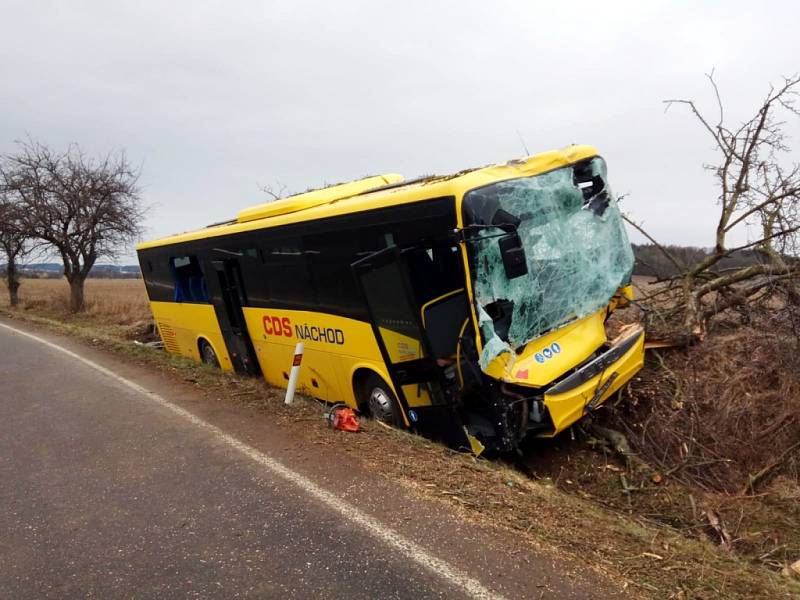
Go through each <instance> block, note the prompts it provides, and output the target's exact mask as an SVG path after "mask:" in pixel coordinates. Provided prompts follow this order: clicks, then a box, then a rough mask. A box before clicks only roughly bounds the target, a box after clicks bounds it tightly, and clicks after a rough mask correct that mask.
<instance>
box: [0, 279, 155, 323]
mask: <svg viewBox="0 0 800 600" xmlns="http://www.w3.org/2000/svg"><path fill="white" fill-rule="evenodd" d="M85 292H86V311H85V313H84V314H82V315H79V316H72V315H70V314H69V284H68V283H67V282H66V280H64V279H23V280H22V286H21V287H20V290H19V295H20V304H19V309H22V310H24V311H31V312H35V313H37V314H41V315H46V316H48V317H51V318H57V319H61V320H64V319H68V320H79V321H91V322H94V323H107V324H109V325H114V326H117V327H119V326H121V327H126V326H131V325H139V324H141V323H143V322H148V321H150V320H151V319H152V316H151V314H150V306H149V305H148V302H147V292H146V291H145V288H144V282H143V281H142V280H141V279H87V280H86V290H85ZM0 308H4V309H7V308H8V291H7V288H6V286H5V283H4V284H3V285H2V287H0Z"/></svg>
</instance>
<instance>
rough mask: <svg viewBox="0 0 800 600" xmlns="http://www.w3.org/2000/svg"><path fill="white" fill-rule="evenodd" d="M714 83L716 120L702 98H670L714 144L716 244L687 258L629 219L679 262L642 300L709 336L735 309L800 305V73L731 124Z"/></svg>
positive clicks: (673, 322) (675, 323) (696, 335)
mask: <svg viewBox="0 0 800 600" xmlns="http://www.w3.org/2000/svg"><path fill="white" fill-rule="evenodd" d="M708 80H709V83H710V85H711V88H712V89H713V92H714V96H715V98H716V103H717V110H718V116H717V118H716V119H715V120H712V119H711V118H709V117H708V116H707V115H706V114H705V113H704V112H703V111H701V110H700V108H698V105H697V103H696V102H695V101H694V100H685V99H673V100H666V101H665V103H666V106H667V108H668V109H669V108H670V107H673V106H684V107H686V108H688V109H689V111H690V112H691V113H692V114H693V115H694V117H695V118H696V119H697V121H698V122H699V124H700V125H701V127H702V128H703V129H704V130H705V131H706V132H707V133H708V135H709V136H710V137H711V138H712V140H713V142H714V147H715V151H716V155H717V161H716V162H715V164H712V165H707V166H706V168H707V169H708V170H710V171H711V172H712V173H713V174H714V177H715V179H716V180H717V183H718V190H719V194H718V196H717V205H718V206H719V217H718V220H717V224H716V228H715V232H714V239H713V242H714V243H713V246H712V247H711V249H710V251H708V252H707V253H706V254H705V255H703V256H702V257H695V259H694V260H692V261H689V262H687V261H686V260H685V257H681V256H678V255H676V254H675V253H673V252H671V251H670V249H669V248H668V247H667V246H665V245H663V244H661V243H659V242H658V241H657V240H656V239H654V238H653V236H652V235H650V234H649V233H648V232H647V231H646V230H645V228H644V227H643V226H642V225H641V224H639V223H637V222H636V221H635V220H634V219H632V218H631V217H629V216H627V217H626V220H627V222H628V223H629V224H630V225H631V226H633V227H634V228H635V229H636V230H638V231H639V232H640V233H641V234H642V235H643V236H644V237H645V238H647V239H648V240H649V241H650V242H651V243H652V244H653V245H654V246H655V247H656V248H657V249H658V250H659V251H660V252H661V253H662V254H663V256H664V257H665V258H666V259H667V261H668V262H669V263H670V265H671V266H672V269H671V271H672V274H669V275H666V274H665V275H663V276H659V277H658V280H657V282H656V285H654V286H653V287H652V288H651V289H650V290H648V291H647V292H646V293H645V294H644V296H643V297H642V298H641V300H643V301H644V302H648V303H649V304H650V305H651V306H653V307H654V308H656V309H658V311H659V316H660V318H661V319H662V320H663V322H664V323H668V324H669V325H670V326H671V327H673V328H676V327H677V328H680V329H682V330H683V332H685V333H687V334H689V335H691V336H692V338H693V339H702V338H703V337H704V336H705V334H706V331H707V329H708V325H709V323H710V322H711V321H712V320H713V319H714V318H715V317H717V316H718V315H720V314H722V313H725V312H729V311H732V310H733V311H735V310H739V311H746V310H747V309H748V308H749V307H752V306H756V305H765V304H772V305H773V306H775V305H776V303H777V304H784V303H786V302H787V301H788V302H790V303H792V304H797V303H798V293H797V290H796V287H797V278H798V275H800V260H798V258H797V252H796V250H797V240H798V237H797V236H798V231H800V212H798V204H799V203H800V165H799V164H797V163H793V162H792V161H791V160H790V159H791V150H790V148H789V146H788V138H787V135H786V133H785V125H786V120H785V119H788V118H791V117H797V116H800V110H799V109H798V108H797V106H796V101H797V97H798V84H800V76H794V77H791V78H786V79H784V81H783V83H782V84H781V85H779V86H776V87H770V89H769V92H768V93H767V94H766V96H765V97H764V99H763V101H762V102H761V104H760V106H759V107H758V108H757V110H756V111H755V113H754V114H753V115H752V116H751V117H749V118H748V119H746V120H745V121H744V122H742V123H741V124H739V125H730V124H729V123H728V121H727V119H726V117H725V111H724V106H723V101H722V98H721V95H720V92H719V88H718V87H717V84H716V82H715V80H714V77H713V73H712V74H710V75H708ZM745 226H749V229H748V231H753V230H754V231H756V232H757V233H756V234H755V235H752V236H750V237H751V239H748V240H747V241H746V242H745V243H740V244H731V243H730V242H729V240H730V239H731V237H732V234H734V233H739V232H741V231H742V230H743V229H744V228H745ZM745 251H748V252H749V253H750V256H751V260H752V264H746V265H738V266H733V267H722V266H721V264H722V263H723V261H724V260H725V259H729V258H730V257H732V256H734V255H737V254H741V253H742V252H745Z"/></svg>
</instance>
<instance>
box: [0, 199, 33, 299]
mask: <svg viewBox="0 0 800 600" xmlns="http://www.w3.org/2000/svg"><path fill="white" fill-rule="evenodd" d="M30 241H31V240H30V235H29V234H28V232H27V231H26V228H25V224H24V219H23V218H22V213H21V211H20V206H19V204H18V203H17V202H15V201H14V199H13V197H12V195H11V194H9V193H6V192H3V191H0V252H2V253H3V254H4V255H5V257H6V272H5V275H6V286H7V287H8V299H9V303H10V305H11V306H16V305H17V304H18V303H19V286H20V281H19V270H18V263H19V261H20V260H21V259H22V258H23V257H24V256H25V255H26V254H27V253H28V251H29V250H30V249H31V246H30Z"/></svg>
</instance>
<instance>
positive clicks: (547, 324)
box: [137, 146, 644, 451]
mask: <svg viewBox="0 0 800 600" xmlns="http://www.w3.org/2000/svg"><path fill="white" fill-rule="evenodd" d="M137 251H138V256H139V262H140V266H141V270H142V275H143V277H144V281H145V283H146V286H147V292H148V295H149V298H150V305H151V307H152V312H153V316H154V318H155V321H156V323H157V326H158V330H159V333H160V335H161V338H162V340H163V342H164V347H165V349H166V350H167V351H169V352H173V353H177V354H182V355H184V356H188V357H191V358H193V359H195V360H198V361H204V362H206V363H209V364H213V365H218V366H219V367H221V368H222V369H223V370H226V371H236V372H239V373H245V374H251V375H260V376H263V377H264V379H265V380H266V381H267V382H268V383H269V384H271V385H274V386H282V387H286V384H287V381H288V378H289V371H290V369H291V366H292V356H293V352H294V348H295V344H296V343H297V342H298V341H302V342H303V343H304V345H305V352H304V357H303V362H302V367H301V370H300V380H299V383H298V388H299V389H302V390H304V391H305V392H306V393H307V394H309V395H312V396H314V397H317V398H320V399H323V400H325V401H327V402H344V403H346V404H348V405H350V406H352V407H354V408H356V409H358V410H359V411H361V412H362V413H369V414H371V415H372V416H373V417H375V418H377V419H379V420H382V421H385V422H389V423H391V424H393V425H396V426H399V427H406V428H410V429H412V430H415V431H417V432H419V433H421V434H423V435H427V436H429V437H433V438H437V439H440V440H443V441H445V442H447V443H449V444H451V445H452V446H454V447H462V448H466V449H472V450H474V451H480V450H482V449H483V448H492V449H495V450H499V451H508V450H512V449H514V448H515V447H517V445H518V444H519V442H520V441H521V440H522V439H523V438H525V437H526V436H530V435H535V436H543V437H547V436H554V435H556V434H558V433H559V432H561V431H563V430H564V429H565V428H567V427H569V426H570V425H572V424H573V423H575V422H576V421H577V420H579V419H580V418H581V417H583V416H584V415H586V414H587V413H589V412H591V411H592V410H593V409H595V408H597V407H598V406H600V405H601V404H602V403H603V402H604V401H605V400H606V399H607V398H608V397H609V396H611V395H612V394H613V393H614V392H616V391H617V390H619V389H620V387H621V386H623V385H624V384H625V383H626V382H627V381H628V380H629V379H630V378H631V377H632V376H633V375H634V374H635V373H636V372H637V371H638V370H639V369H640V368H641V366H642V362H643V353H644V350H643V347H644V335H643V331H642V330H641V328H636V329H632V330H628V331H627V332H626V333H625V334H624V335H622V336H620V337H618V338H617V339H613V340H610V339H608V336H607V335H606V328H605V322H606V320H607V318H608V316H609V315H610V314H611V312H612V311H613V310H614V309H615V308H617V307H619V306H623V305H625V304H627V303H628V301H629V300H630V299H631V298H632V292H631V285H630V281H631V272H632V268H633V253H632V249H631V246H630V243H629V241H628V239H627V235H626V233H625V229H624V226H623V222H622V219H621V215H620V212H619V209H618V207H617V205H616V202H615V200H614V198H613V197H612V195H611V192H610V190H609V187H608V184H607V178H606V165H605V162H604V161H603V159H602V158H601V157H600V156H599V155H598V153H597V151H596V150H595V149H594V148H592V147H589V146H570V147H567V148H564V149H562V150H559V151H551V152H545V153H542V154H537V155H535V156H531V157H527V158H523V159H519V160H512V161H509V162H507V163H504V164H498V165H492V166H487V167H483V168H477V169H470V170H466V171H462V172H459V173H455V174H453V175H448V176H431V177H425V178H421V179H417V180H413V181H404V180H403V178H402V177H401V176H399V175H394V174H389V175H380V176H374V177H367V178H365V179H362V180H359V181H354V182H350V183H345V184H341V185H334V186H331V187H327V188H324V189H321V190H316V191H311V192H307V193H303V194H299V195H296V196H291V197H289V198H286V199H283V200H276V201H274V202H269V203H265V204H260V205H258V206H254V207H252V208H248V209H245V210H242V211H241V212H240V213H239V214H238V215H237V217H236V218H235V219H233V220H231V221H228V222H224V223H217V224H214V225H211V226H209V227H206V228H204V229H201V230H198V231H193V232H189V233H183V234H180V235H174V236H171V237H167V238H164V239H160V240H156V241H151V242H146V243H143V244H140V245H139V246H138V247H137Z"/></svg>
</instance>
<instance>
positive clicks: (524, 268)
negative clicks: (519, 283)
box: [497, 233, 528, 279]
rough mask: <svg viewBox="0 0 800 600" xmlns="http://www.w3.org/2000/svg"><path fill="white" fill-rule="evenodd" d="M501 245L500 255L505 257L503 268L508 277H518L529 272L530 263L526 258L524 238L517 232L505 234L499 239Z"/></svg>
mask: <svg viewBox="0 0 800 600" xmlns="http://www.w3.org/2000/svg"><path fill="white" fill-rule="evenodd" d="M497 243H498V245H499V246H500V256H501V257H502V259H503V268H504V269H505V270H506V277H507V278H508V279H516V278H517V277H522V276H523V275H527V273H528V263H527V262H526V260H525V249H524V248H523V247H522V240H521V239H520V237H519V235H518V234H516V233H510V234H508V235H504V236H503V237H501V238H500V239H499V240H497Z"/></svg>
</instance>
